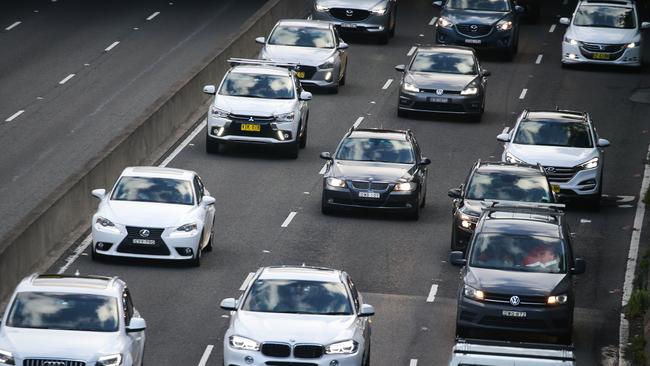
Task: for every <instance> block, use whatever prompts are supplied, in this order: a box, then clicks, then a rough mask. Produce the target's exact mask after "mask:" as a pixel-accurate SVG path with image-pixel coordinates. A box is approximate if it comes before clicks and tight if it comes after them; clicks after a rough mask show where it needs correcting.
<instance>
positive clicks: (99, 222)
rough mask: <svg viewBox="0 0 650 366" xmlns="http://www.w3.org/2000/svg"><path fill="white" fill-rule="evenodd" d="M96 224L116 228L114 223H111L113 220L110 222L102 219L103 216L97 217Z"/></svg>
mask: <svg viewBox="0 0 650 366" xmlns="http://www.w3.org/2000/svg"><path fill="white" fill-rule="evenodd" d="M95 223H96V224H100V225H101V226H103V227H114V226H115V224H114V223H113V221H111V220H109V219H107V218H105V217H101V216H98V217H97V221H95Z"/></svg>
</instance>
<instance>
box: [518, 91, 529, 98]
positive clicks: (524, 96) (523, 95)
mask: <svg viewBox="0 0 650 366" xmlns="http://www.w3.org/2000/svg"><path fill="white" fill-rule="evenodd" d="M526 93H528V89H524V90H522V91H521V94H519V99H524V98H526Z"/></svg>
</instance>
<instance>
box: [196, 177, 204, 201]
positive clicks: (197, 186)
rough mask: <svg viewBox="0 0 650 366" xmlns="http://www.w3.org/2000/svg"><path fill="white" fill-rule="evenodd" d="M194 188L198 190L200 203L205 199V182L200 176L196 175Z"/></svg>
mask: <svg viewBox="0 0 650 366" xmlns="http://www.w3.org/2000/svg"><path fill="white" fill-rule="evenodd" d="M194 190H195V191H196V202H197V203H200V202H201V200H202V199H203V194H204V191H203V184H202V183H201V180H200V179H199V177H198V176H196V175H195V176H194Z"/></svg>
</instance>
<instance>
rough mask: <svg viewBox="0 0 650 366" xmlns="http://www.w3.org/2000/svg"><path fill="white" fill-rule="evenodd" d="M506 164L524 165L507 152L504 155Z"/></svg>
mask: <svg viewBox="0 0 650 366" xmlns="http://www.w3.org/2000/svg"><path fill="white" fill-rule="evenodd" d="M506 162H508V163H510V164H524V161H523V160H521V159H517V157H516V156H514V155H512V154H511V153H509V152H507V153H506Z"/></svg>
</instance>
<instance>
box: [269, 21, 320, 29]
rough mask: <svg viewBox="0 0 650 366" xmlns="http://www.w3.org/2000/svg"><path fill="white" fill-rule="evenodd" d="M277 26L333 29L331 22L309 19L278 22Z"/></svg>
mask: <svg viewBox="0 0 650 366" xmlns="http://www.w3.org/2000/svg"><path fill="white" fill-rule="evenodd" d="M277 25H289V26H299V27H306V28H321V29H330V28H331V27H332V23H330V22H325V21H322V20H309V19H282V20H279V21H278V23H277Z"/></svg>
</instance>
